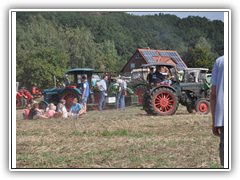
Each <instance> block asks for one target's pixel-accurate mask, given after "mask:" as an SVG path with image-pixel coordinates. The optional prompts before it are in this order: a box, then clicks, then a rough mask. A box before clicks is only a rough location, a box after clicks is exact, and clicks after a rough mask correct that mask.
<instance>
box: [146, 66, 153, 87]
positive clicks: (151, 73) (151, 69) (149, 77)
mask: <svg viewBox="0 0 240 180" xmlns="http://www.w3.org/2000/svg"><path fill="white" fill-rule="evenodd" d="M152 75H153V68H150V73H149V74H148V75H147V81H148V84H151V82H152Z"/></svg>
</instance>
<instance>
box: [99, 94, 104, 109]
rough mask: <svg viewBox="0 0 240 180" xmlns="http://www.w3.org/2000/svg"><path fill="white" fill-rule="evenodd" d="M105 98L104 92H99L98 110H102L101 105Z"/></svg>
mask: <svg viewBox="0 0 240 180" xmlns="http://www.w3.org/2000/svg"><path fill="white" fill-rule="evenodd" d="M104 98H105V91H101V92H100V100H99V104H98V110H100V111H101V110H102V103H103V101H104Z"/></svg>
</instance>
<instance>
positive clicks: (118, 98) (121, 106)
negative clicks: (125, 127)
mask: <svg viewBox="0 0 240 180" xmlns="http://www.w3.org/2000/svg"><path fill="white" fill-rule="evenodd" d="M119 101H120V108H121V109H122V110H125V96H122V92H120V93H118V94H117V101H116V109H118V107H119Z"/></svg>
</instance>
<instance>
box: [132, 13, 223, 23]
mask: <svg viewBox="0 0 240 180" xmlns="http://www.w3.org/2000/svg"><path fill="white" fill-rule="evenodd" d="M128 13H130V14H134V15H139V16H142V15H154V14H158V13H163V14H172V15H176V16H178V17H180V18H185V17H188V16H199V17H206V18H207V19H209V20H211V21H213V20H221V21H222V22H224V12H197V11H194V12H128Z"/></svg>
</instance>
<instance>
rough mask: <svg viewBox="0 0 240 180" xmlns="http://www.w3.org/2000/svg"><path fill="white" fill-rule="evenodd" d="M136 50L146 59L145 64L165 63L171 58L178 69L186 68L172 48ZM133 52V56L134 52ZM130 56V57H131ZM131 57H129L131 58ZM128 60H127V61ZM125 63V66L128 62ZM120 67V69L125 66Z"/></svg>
mask: <svg viewBox="0 0 240 180" xmlns="http://www.w3.org/2000/svg"><path fill="white" fill-rule="evenodd" d="M136 52H139V53H140V54H141V56H142V57H143V59H144V60H145V61H146V64H152V63H167V62H168V61H169V60H172V61H173V62H174V63H175V64H176V67H177V69H178V71H182V70H184V69H185V68H187V65H186V64H185V63H184V61H183V60H182V59H181V57H180V56H179V55H178V53H177V52H176V51H172V50H155V49H137V50H136ZM136 52H135V53H134V54H133V56H134V55H135V54H136ZM133 56H132V57H133ZM132 57H131V58H130V59H132ZM128 62H129V61H128ZM128 62H127V63H126V64H125V66H126V65H127V64H128ZM125 66H124V67H123V68H122V70H121V71H123V69H124V68H125Z"/></svg>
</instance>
